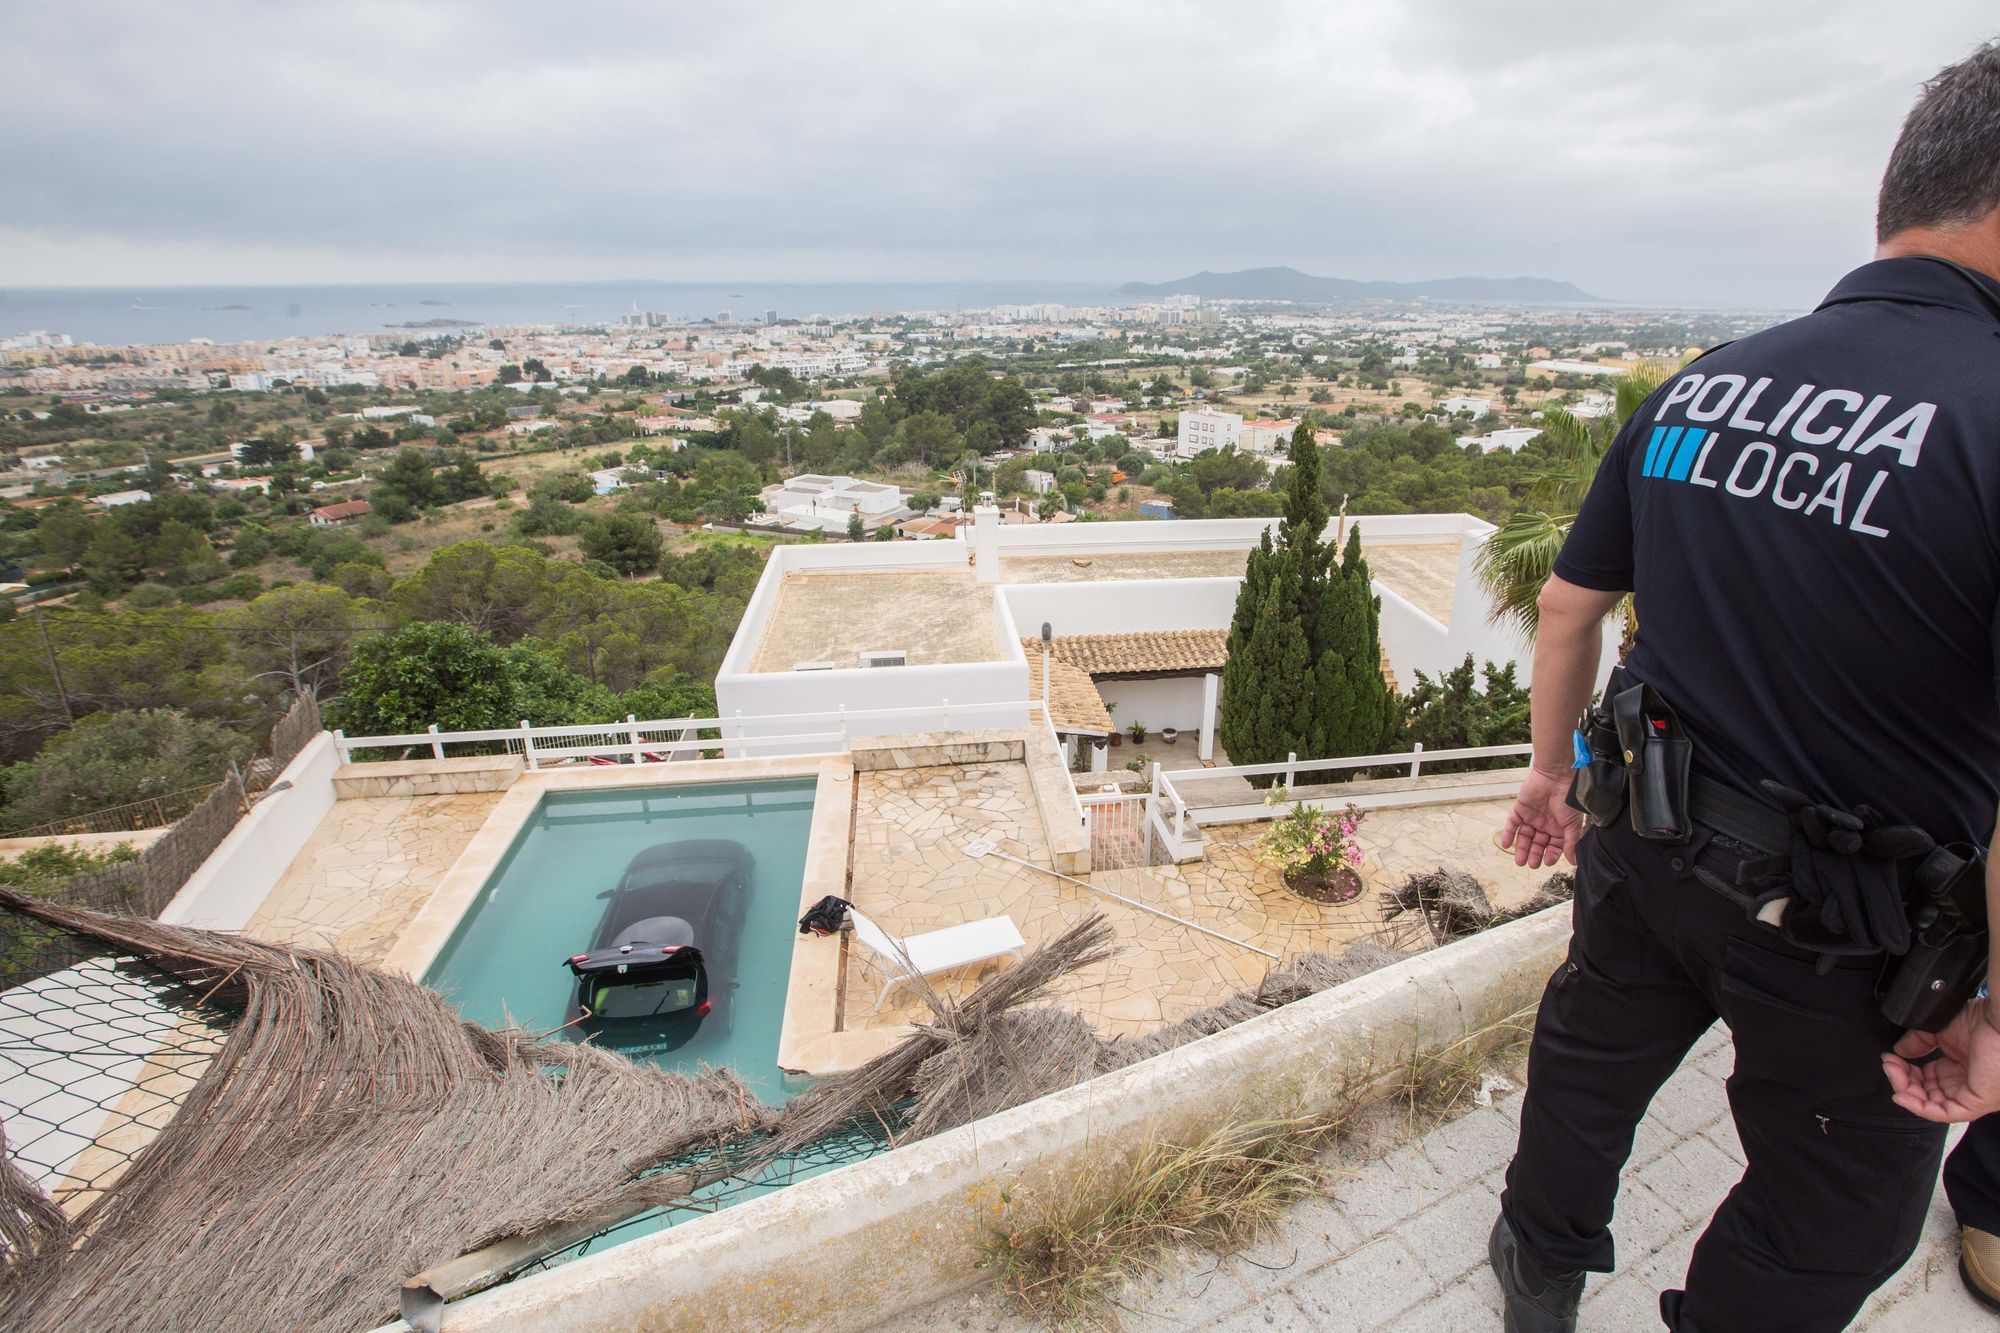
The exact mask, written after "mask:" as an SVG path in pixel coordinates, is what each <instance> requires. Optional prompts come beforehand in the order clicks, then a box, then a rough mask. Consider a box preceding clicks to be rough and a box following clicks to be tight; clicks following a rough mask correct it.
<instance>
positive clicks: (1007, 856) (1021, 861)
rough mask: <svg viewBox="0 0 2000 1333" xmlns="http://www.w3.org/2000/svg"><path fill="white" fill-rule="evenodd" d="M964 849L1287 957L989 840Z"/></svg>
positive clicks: (1274, 956) (1232, 941)
mask: <svg viewBox="0 0 2000 1333" xmlns="http://www.w3.org/2000/svg"><path fill="white" fill-rule="evenodd" d="M975 849H976V850H975ZM965 850H966V854H967V855H969V856H997V857H999V858H1000V859H1001V860H1002V861H1012V862H1013V863H1014V864H1015V865H1018V866H1026V867H1027V868H1028V869H1030V870H1039V871H1041V872H1042V873H1043V874H1044V875H1054V876H1055V877H1056V878H1057V879H1060V880H1065V881H1067V882H1069V883H1071V884H1074V885H1076V886H1077V887H1078V888H1079V889H1088V890H1089V891H1090V892H1092V893H1095V894H1099V895H1101V896H1103V897H1106V898H1109V899H1111V900H1112V901H1114V902H1120V903H1123V904H1125V905H1126V906H1127V907H1131V908H1136V909H1137V910H1139V911H1141V912H1146V913H1149V914H1151V915H1153V916H1156V917H1159V918H1161V919H1162V920H1164V921H1171V922H1173V923H1174V924H1175V925H1177V926H1181V927H1184V928H1186V929H1188V930H1195V931H1200V932H1201V933H1202V934H1204V935H1207V936H1210V937H1211V938H1213V939H1218V940H1221V941H1222V942H1223V943H1224V944H1233V945H1235V946H1236V947H1237V948H1239V949H1248V950H1249V951H1250V952H1251V953H1260V954H1263V955H1264V957H1266V958H1268V959H1270V960H1271V961H1272V962H1274V963H1275V962H1283V961H1284V959H1283V958H1282V957H1280V956H1279V955H1278V954H1275V953H1272V952H1271V951H1270V950H1269V949H1260V948H1258V947H1257V946H1256V945H1254V944H1252V943H1250V942H1249V941H1248V940H1239V939H1237V938H1236V937H1235V936H1234V935H1225V934H1223V933H1222V932H1221V931H1219V930H1210V929H1209V928H1208V927H1207V926H1204V925H1202V924H1200V923H1199V922H1195V921H1190V920H1188V919H1187V918H1186V917H1184V916H1175V915H1174V914H1173V913H1172V912H1163V911H1161V910H1160V909H1159V908H1157V907H1154V906H1152V905H1151V904H1149V903H1142V902H1140V901H1139V900H1138V899H1136V898H1127V897H1126V896H1125V895H1124V894H1122V893H1113V892H1112V891H1111V890H1110V889H1105V888H1100V887H1098V886H1097V885H1095V884H1092V883H1091V882H1090V881H1089V880H1083V879H1078V878H1077V877H1076V876H1074V875H1065V874H1063V872H1062V871H1060V870H1055V869H1052V868H1051V867H1049V866H1043V865H1036V864H1035V863H1034V862H1033V861H1029V860H1027V859H1025V858H1023V857H1019V856H1015V855H1012V854H1011V853H1008V852H1003V851H1001V850H1000V849H999V848H997V847H994V846H992V845H990V844H986V843H981V842H974V843H973V844H971V845H970V846H968V847H967V848H966V849H965Z"/></svg>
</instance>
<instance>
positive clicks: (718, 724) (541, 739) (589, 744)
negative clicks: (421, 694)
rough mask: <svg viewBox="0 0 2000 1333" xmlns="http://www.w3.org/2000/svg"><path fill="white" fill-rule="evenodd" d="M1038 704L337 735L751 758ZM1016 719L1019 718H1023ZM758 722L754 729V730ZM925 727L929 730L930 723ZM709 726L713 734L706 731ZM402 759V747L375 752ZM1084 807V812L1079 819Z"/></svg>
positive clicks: (357, 739) (635, 757)
mask: <svg viewBox="0 0 2000 1333" xmlns="http://www.w3.org/2000/svg"><path fill="white" fill-rule="evenodd" d="M1034 706H1035V705H1033V704H1032V703H1030V702H1028V701H1024V700H1003V701H1000V702H995V703H967V704H954V703H952V702H951V701H950V700H949V699H945V700H941V701H939V702H938V703H935V704H926V705H922V706H920V707H915V708H869V709H855V708H837V709H834V710H833V711H832V712H819V713H779V714H763V715H760V716H757V717H746V716H744V715H743V714H741V713H738V714H736V715H735V716H733V717H678V718H664V719H653V720H650V721H641V720H639V719H638V718H636V717H630V716H628V717H627V718H626V719H625V720H624V721H623V722H586V723H583V724H581V725H579V726H569V727H537V726H534V725H532V724H530V723H529V722H528V721H527V720H526V719H525V718H524V719H522V721H521V725H519V726H518V727H496V728H491V729H488V730H484V731H439V730H438V729H437V726H436V725H435V724H433V725H432V726H430V727H428V728H426V729H425V730H423V731H417V732H409V733H405V734H402V735H392V736H349V735H347V734H346V733H345V732H342V731H336V732H334V733H333V740H334V744H335V745H336V746H337V747H338V748H339V750H340V762H341V763H343V764H346V763H352V762H355V760H354V754H355V752H356V751H358V750H388V751H393V752H403V751H410V750H424V751H427V752H428V753H429V755H430V757H432V758H434V759H443V758H446V757H447V755H446V754H445V747H446V746H448V745H480V746H493V745H499V746H502V747H503V752H504V753H508V754H518V755H521V756H522V757H523V758H525V759H526V760H527V762H528V767H529V768H530V769H540V768H543V767H545V766H547V765H550V764H562V763H577V762H583V763H588V762H590V761H591V760H592V759H593V758H599V759H610V760H613V761H617V762H625V763H636V764H648V763H666V762H669V761H671V760H673V759H675V758H677V757H680V756H683V755H691V756H692V757H694V758H700V757H701V752H702V751H704V750H720V751H722V752H723V753H724V754H726V755H728V756H729V757H731V758H745V757H749V756H750V755H751V754H752V753H753V752H755V751H759V750H775V751H777V752H778V753H781V754H786V755H814V754H844V753H846V751H847V749H848V744H849V741H850V739H851V734H850V729H851V728H852V726H853V725H854V724H856V723H863V722H883V721H892V720H897V719H906V720H914V719H919V718H923V719H936V718H938V717H939V716H940V715H942V717H943V718H944V721H945V728H944V729H945V730H953V729H954V728H955V727H956V726H957V725H958V724H960V723H962V722H973V721H974V720H975V719H979V718H986V717H994V716H998V717H1000V718H1001V719H1002V720H1003V721H1005V720H1007V719H1017V718H1019V717H1020V716H1021V713H1022V711H1023V710H1024V709H1032V708H1033V707H1034ZM1017 725H1018V724H1017ZM752 728H754V729H755V730H754V731H753V730H751V729H752ZM922 729H923V730H930V729H931V727H929V726H926V727H924V728H922ZM703 732H708V733H712V734H710V735H706V736H704V735H702V733H703ZM375 757H376V758H379V759H384V760H388V759H395V758H400V757H401V755H400V753H391V754H387V755H381V756H375ZM1081 813H1082V812H1081V810H1079V811H1078V814H1079V817H1080V816H1081Z"/></svg>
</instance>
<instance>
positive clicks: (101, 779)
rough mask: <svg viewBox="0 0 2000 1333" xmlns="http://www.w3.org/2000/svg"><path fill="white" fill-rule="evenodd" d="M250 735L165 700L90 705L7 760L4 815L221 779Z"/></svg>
mask: <svg viewBox="0 0 2000 1333" xmlns="http://www.w3.org/2000/svg"><path fill="white" fill-rule="evenodd" d="M251 748H252V747H251V744H250V741H249V739H248V737H246V736H244V735H242V734H240V733H238V732H235V731H232V730H230V729H229V728H228V727H225V726H223V725H222V724H221V723H219V722H215V721H210V720H206V719H202V718H195V717H189V716H188V715H187V714H185V713H182V712H179V711H177V710H175V709H171V708H136V709H129V710H125V711H121V712H107V713H93V714H91V715H90V716H89V717H86V718H83V719H82V720H81V721H79V722H78V723H77V724H76V726H74V727H72V728H71V729H69V730H68V731H64V732H61V733H59V734H57V735H56V736H54V737H52V738H51V739H50V740H49V743H48V744H47V745H45V746H43V747H42V750H41V753H40V754H37V755H36V756H35V757H34V758H32V759H29V760H27V761H25V762H23V763H19V764H15V765H13V766H11V767H10V768H8V769H7V770H6V771H5V774H4V781H5V787H6V794H7V805H6V820H7V822H8V823H9V824H10V825H11V826H13V827H15V828H25V827H28V826H31V825H35V824H43V823H48V822H50V821H53V820H57V819H62V818H65V817H67V816H70V815H80V814H87V813H89V812H91V811H93V810H103V809H106V808H108V807H110V806H115V805H129V804H132V803H133V802H136V801H143V800H145V799H147V798H148V797H152V796H163V795H166V794H168V793H170V792H177V791H184V790H186V789H187V788H189V787H198V786H201V785H202V784H204V783H209V782H217V781H220V780H221V779H222V777H223V775H224V774H226V773H227V772H228V771H229V764H230V761H231V760H241V759H244V758H246V757H247V756H248V755H249V753H250V751H251Z"/></svg>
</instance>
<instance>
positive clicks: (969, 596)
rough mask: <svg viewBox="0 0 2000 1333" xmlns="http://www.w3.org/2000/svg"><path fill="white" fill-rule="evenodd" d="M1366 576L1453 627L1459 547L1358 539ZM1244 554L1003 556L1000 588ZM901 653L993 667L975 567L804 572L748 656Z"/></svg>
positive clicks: (1108, 576) (841, 657) (1238, 563)
mask: <svg viewBox="0 0 2000 1333" xmlns="http://www.w3.org/2000/svg"><path fill="white" fill-rule="evenodd" d="M1362 550H1363V552H1364V553H1365V554H1366V555H1367V557H1368V567H1369V572H1370V573H1371V574H1373V576H1374V577H1375V579H1376V581H1377V582H1379V583H1382V584H1383V585H1385V586H1387V587H1389V588H1392V589H1394V590H1395V592H1396V593H1397V595H1398V596H1401V597H1402V598H1404V599H1405V600H1406V601H1408V602H1409V603H1410V604H1411V605H1413V606H1415V607H1416V608H1417V609H1418V610H1420V611H1422V612H1424V613H1425V614H1426V615H1429V616H1430V617H1432V618H1433V619H1435V620H1436V621H1437V622H1438V623H1439V624H1442V625H1449V624H1450V623H1451V603H1452V593H1453V589H1454V585H1455V583H1456V581H1457V578H1458V545H1457V543H1456V542H1424V543H1395V542H1384V543H1378V544H1372V545H1371V544H1369V543H1367V542H1365V541H1364V542H1363V543H1362ZM1248 559H1249V552H1248V551H1247V550H1234V551H1213V550H1209V551H1111V552H1085V553H1079V554H1066V555H1033V556H1003V557H1001V560H1000V579H1001V582H1002V583H1008V584H1019V583H1090V582H1113V581H1120V580H1136V579H1213V578H1241V577H1242V575H1243V567H1244V564H1245V563H1246V562H1247V561H1248ZM884 649H886V650H889V651H896V650H901V651H903V652H905V653H907V654H908V660H909V663H910V665H912V666H926V665H936V664H940V663H954V662H993V661H998V660H999V659H1000V657H1001V655H1002V653H1003V651H1004V650H1003V645H1002V644H1001V641H1000V636H999V634H998V632H997V629H996V627H995V623H994V615H993V589H992V588H991V587H982V586H981V585H980V584H979V582H978V581H977V580H976V579H975V578H974V577H973V574H972V571H971V570H969V569H968V570H965V571H963V572H961V571H958V570H907V571H906V570H895V569H878V570H854V571H851V572H838V571H828V572H824V573H822V572H818V571H806V572H796V573H791V574H787V575H785V577H784V581H783V582H782V583H781V584H780V585H779V588H778V595H777V600H776V601H775V602H774V603H773V604H772V607H771V612H770V615H769V616H768V617H767V618H766V620H765V625H764V633H763V637H762V638H761V639H760V640H759V641H758V644H757V652H756V655H755V657H754V658H753V659H752V660H751V664H750V670H751V671H753V672H781V671H791V670H793V669H794V668H795V667H797V665H798V664H799V663H801V662H830V663H832V664H833V665H834V666H836V667H853V666H859V665H860V664H861V663H860V655H861V654H862V653H864V652H871V651H876V650H884Z"/></svg>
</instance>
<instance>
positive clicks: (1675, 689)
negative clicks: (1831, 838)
mask: <svg viewBox="0 0 2000 1333" xmlns="http://www.w3.org/2000/svg"><path fill="white" fill-rule="evenodd" d="M1555 572H1556V573H1557V574H1559V575H1560V576H1562V577H1563V578H1564V579H1566V580H1568V581H1569V582H1571V583H1575V584H1579V585H1581V586H1583V587H1586V588H1595V589H1599V590H1603V591H1621V592H1622V591H1627V590H1630V591H1632V592H1633V593H1634V594H1635V602H1636V604H1637V607H1638V621H1639V631H1638V638H1637V641H1636V644H1635V646H1634V648H1633V650H1632V652H1631V654H1630V655H1629V657H1628V658H1627V661H1626V663H1625V665H1626V668H1627V670H1628V671H1629V672H1630V674H1631V675H1633V676H1634V677H1636V678H1637V679H1639V680H1643V681H1645V682H1647V683H1649V684H1651V685H1653V686H1655V687H1656V688H1657V689H1658V690H1659V691H1660V693H1661V694H1662V695H1663V696H1665V698H1666V700H1667V702H1668V703H1670V704H1671V705H1673V707H1674V708H1675V709H1676V710H1677V711H1678V713H1679V714H1680V718H1681V721H1682V723H1683V724H1684V725H1685V726H1686V728H1687V732H1688V735H1689V737H1690V738H1691V739H1692V740H1693V742H1694V745H1695V754H1696V767H1697V769H1699V770H1703V771H1706V772H1708V773H1710V774H1711V775H1712V776H1714V777H1717V778H1720V779H1721V780H1722V781H1724V782H1727V783H1729V784H1731V785H1732V786H1735V787H1737V788H1739V789H1741V790H1744V791H1749V792H1757V791H1759V788H1758V785H1757V784H1758V782H1759V781H1760V780H1762V779H1764V778H1775V779H1776V780H1778V781H1780V782H1783V783H1785V784H1786V785H1788V786H1792V787H1796V788H1798V789H1800V790H1802V791H1805V792H1808V793H1810V794H1812V795H1814V796H1815V797H1817V798H1819V799H1821V800H1829V801H1832V802H1834V803H1836V804H1840V805H1843V806H1852V805H1856V804H1867V805H1872V806H1874V807H1875V808H1877V809H1878V810H1880V811H1882V812H1883V813H1884V814H1885V815H1888V816H1889V817H1890V818H1891V819H1893V820H1895V821H1897V822H1906V823H1911V824H1916V825H1918V826H1919V827H1922V828H1924V829H1926V830H1928V831H1930V832H1931V833H1932V834H1934V835H1935V836H1937V837H1938V838H1940V839H1962V840H1970V841H1976V842H1979V843H1982V844H1983V843H1985V842H1986V841H1987V839H1988V837H1989V836H1990V835H1991V833H1992V829H1993V823H1994V813H1995V808H1996V804H2000V702H1996V695H1995V669H1994V664H1995V642H1994V641H1995V626H1996V610H2000V282H1996V281H1994V280H1992V279H1990V278H1987V277H1985V276H1983V275H1978V274H1974V273H1972V272H1970V271H1968V270H1965V269H1961V268H1957V267H1955V266H1953V265H1951V264H1947V263H1945V262H1943V261H1940V260H1934V259H1925V258H1915V257H1910V258H1901V259H1883V260H1877V261H1875V262H1874V263H1870V264H1864V265H1863V266H1862V267H1860V268H1858V269H1856V270H1855V271H1854V272H1852V273H1850V274H1848V275H1847V276H1846V277H1845V278H1843V279H1841V281H1840V283H1839V285H1838V286H1836V287H1835V288H1834V289H1833V291H1832V292H1831V293H1830V294H1829V295H1828V296H1827V298H1826V300H1825V301H1824V302H1823V303H1822V304H1821V305H1820V307H1819V308H1818V309H1817V310H1815V311H1813V312H1812V313H1811V314H1809V315H1806V316H1804V317H1803V318H1800V319H1795V320H1792V321H1790V322H1789V323H1786V324H1781V325H1779V326H1777V327H1776V328H1772V329H1767V330H1765V331H1763V332H1761V333H1757V334H1753V335H1751V336H1750V337H1747V338H1743V339H1741V340H1739V341H1737V342H1733V343H1729V344H1727V345H1725V346H1723V347H1721V348H1718V349H1717V350H1715V351H1714V352H1711V353H1710V354H1708V355H1707V356H1703V357H1701V358H1699V359H1698V360H1696V361H1694V362H1692V363H1691V364H1690V365H1688V366H1687V367H1686V368H1685V369H1683V370H1682V371H1680V372H1679V373H1678V374H1676V375H1675V376H1674V377H1673V378H1672V379H1670V380H1668V381H1667V382H1666V383H1665V384H1663V385H1661V386H1660V389H1659V390H1658V391H1657V392H1655V393H1654V394H1653V395H1652V396H1651V397H1650V398H1648V399H1647V401H1646V403H1645V405H1644V406H1643V407H1641V408H1640V409H1639V411H1637V412H1636V413H1634V414H1633V416H1632V419H1631V420H1630V421H1628V422H1627V423H1626V424H1625V428H1624V429H1623V430H1622V431H1621V432H1620V433H1619V436H1618V438H1617V440H1616V441H1615V442H1614V443H1613V445H1612V447H1611V449H1610V451H1609V452H1608V453H1607V454H1606V456H1605V459H1604V462H1603V465H1602V467H1601V469H1600V470H1599V472H1598V474H1597V478H1596V481H1595V482H1594V483H1593V485H1592V486H1591V490H1590V494H1589V495H1588V497H1587V498H1586V499H1585V501H1584V504H1583V507H1582V510H1581V511H1580V512H1579V513H1578V514H1577V517H1576V523H1575V525H1574V526H1573V527H1572V528H1571V530H1570V534H1569V539H1568V541H1567V542H1565V543H1564V545H1563V549H1562V552H1561V554H1560V555H1559V556H1558V557H1557V559H1556V562H1555Z"/></svg>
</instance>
